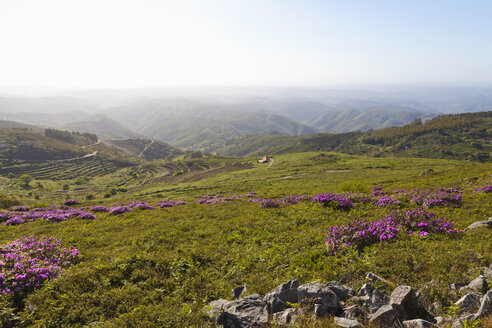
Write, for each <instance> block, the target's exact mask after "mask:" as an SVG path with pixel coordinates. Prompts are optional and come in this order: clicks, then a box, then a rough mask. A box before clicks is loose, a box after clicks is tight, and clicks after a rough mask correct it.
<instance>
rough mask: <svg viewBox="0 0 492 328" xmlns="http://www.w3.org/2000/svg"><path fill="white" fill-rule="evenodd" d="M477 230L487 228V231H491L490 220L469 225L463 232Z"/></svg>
mask: <svg viewBox="0 0 492 328" xmlns="http://www.w3.org/2000/svg"><path fill="white" fill-rule="evenodd" d="M477 228H489V229H491V228H492V218H488V219H487V220H483V221H477V222H474V223H472V224H470V225H469V226H468V227H466V228H465V231H468V230H473V229H477Z"/></svg>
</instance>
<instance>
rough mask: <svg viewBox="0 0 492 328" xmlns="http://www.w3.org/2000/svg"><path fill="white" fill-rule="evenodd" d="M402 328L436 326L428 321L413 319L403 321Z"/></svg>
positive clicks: (431, 327)
mask: <svg viewBox="0 0 492 328" xmlns="http://www.w3.org/2000/svg"><path fill="white" fill-rule="evenodd" d="M403 327H404V328H433V327H437V326H436V325H434V324H433V323H432V322H429V321H425V320H422V319H414V320H407V321H403Z"/></svg>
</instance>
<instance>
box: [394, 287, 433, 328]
mask: <svg viewBox="0 0 492 328" xmlns="http://www.w3.org/2000/svg"><path fill="white" fill-rule="evenodd" d="M389 304H390V305H391V306H393V308H394V309H395V311H396V312H397V313H398V317H399V318H400V320H402V321H405V320H412V319H424V320H427V321H430V322H432V323H435V322H436V321H435V319H434V317H433V316H432V315H431V314H430V313H429V312H428V311H427V310H426V309H425V308H424V307H423V305H422V304H421V303H420V301H419V299H418V297H417V295H416V293H415V291H414V290H413V288H412V287H410V286H399V287H396V288H395V290H394V291H393V293H392V294H391V296H390V301H389Z"/></svg>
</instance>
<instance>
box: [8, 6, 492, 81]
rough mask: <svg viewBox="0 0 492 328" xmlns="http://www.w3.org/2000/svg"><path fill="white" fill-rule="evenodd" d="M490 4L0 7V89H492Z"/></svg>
mask: <svg viewBox="0 0 492 328" xmlns="http://www.w3.org/2000/svg"><path fill="white" fill-rule="evenodd" d="M491 58H492V1H490V0H484V1H476V0H460V1H453V0H442V1H441V0H337V1H334V0H319V1H317V0H174V1H171V0H0V86H60V87H147V86H175V85H177V86H187V85H246V86H252V85H258V86H264V85H273V86H330V85H347V84H353V83H355V84H402V83H427V84H431V83H444V84H464V85H465V84H466V85H470V84H486V85H492V60H491Z"/></svg>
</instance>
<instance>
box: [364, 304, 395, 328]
mask: <svg viewBox="0 0 492 328" xmlns="http://www.w3.org/2000/svg"><path fill="white" fill-rule="evenodd" d="M369 324H371V325H373V326H374V327H378V328H395V327H401V326H402V325H401V322H400V319H399V318H398V313H397V312H396V311H395V309H393V307H392V306H391V305H383V306H381V307H380V308H379V310H377V311H376V313H374V314H373V315H371V319H370V320H369Z"/></svg>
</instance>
